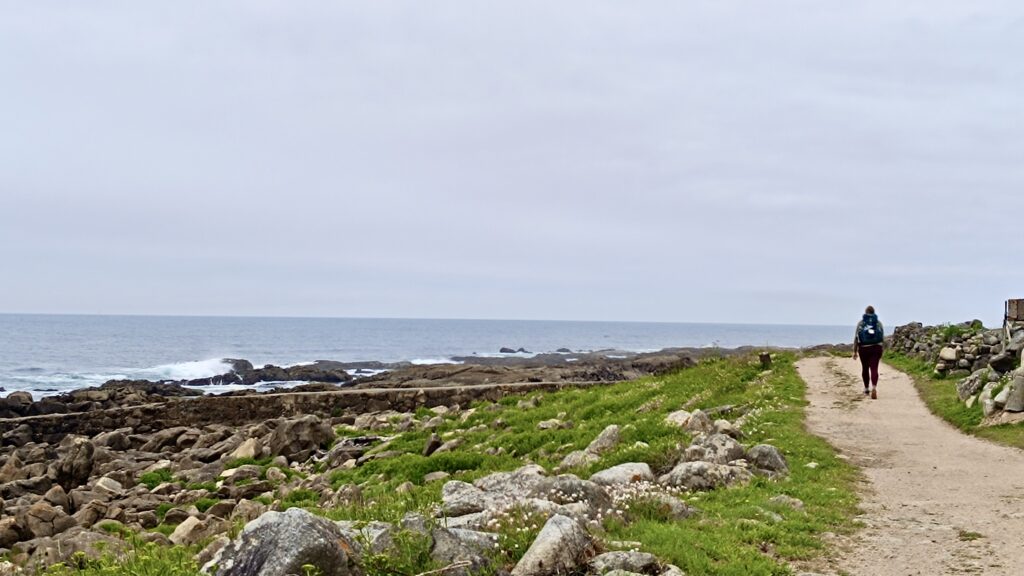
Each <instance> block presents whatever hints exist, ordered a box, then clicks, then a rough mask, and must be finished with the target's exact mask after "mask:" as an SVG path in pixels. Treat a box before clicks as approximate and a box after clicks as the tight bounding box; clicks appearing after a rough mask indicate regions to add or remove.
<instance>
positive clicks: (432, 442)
mask: <svg viewBox="0 0 1024 576" xmlns="http://www.w3.org/2000/svg"><path fill="white" fill-rule="evenodd" d="M442 444H444V442H443V441H442V440H441V437H440V436H439V435H438V434H437V433H434V434H431V435H430V438H428V439H427V443H426V445H425V446H423V455H424V456H430V455H431V454H433V453H434V452H436V451H437V449H438V448H440V447H441V445H442Z"/></svg>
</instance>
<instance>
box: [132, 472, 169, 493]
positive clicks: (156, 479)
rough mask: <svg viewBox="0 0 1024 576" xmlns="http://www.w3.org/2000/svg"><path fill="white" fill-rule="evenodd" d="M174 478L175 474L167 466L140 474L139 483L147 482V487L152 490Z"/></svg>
mask: <svg viewBox="0 0 1024 576" xmlns="http://www.w3.org/2000/svg"><path fill="white" fill-rule="evenodd" d="M173 480H174V474H172V473H171V471H170V470H169V469H167V468H161V469H159V470H154V471H152V472H146V473H145V474H143V475H142V476H139V483H140V484H145V485H146V487H147V488H149V489H150V490H152V489H153V488H156V487H157V486H159V485H160V484H163V483H164V482H171V481H173Z"/></svg>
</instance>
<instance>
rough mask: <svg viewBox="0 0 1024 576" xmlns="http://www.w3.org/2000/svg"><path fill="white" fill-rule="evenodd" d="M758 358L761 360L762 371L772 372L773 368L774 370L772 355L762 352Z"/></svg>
mask: <svg viewBox="0 0 1024 576" xmlns="http://www.w3.org/2000/svg"><path fill="white" fill-rule="evenodd" d="M757 357H758V358H760V359H761V369H762V370H771V368H772V355H771V354H770V353H768V352H761V353H760V354H758V356H757Z"/></svg>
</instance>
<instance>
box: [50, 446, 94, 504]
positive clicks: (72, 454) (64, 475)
mask: <svg viewBox="0 0 1024 576" xmlns="http://www.w3.org/2000/svg"><path fill="white" fill-rule="evenodd" d="M61 444H62V446H61V449H60V450H58V453H60V452H63V455H62V456H61V457H60V459H59V460H57V461H56V462H55V463H54V464H53V465H52V466H51V470H50V471H51V476H52V477H53V478H54V480H55V481H56V482H57V483H58V484H60V485H61V486H63V487H64V489H65V490H67V491H70V490H72V489H73V488H77V487H79V486H81V485H83V484H85V483H86V482H88V481H89V476H91V475H92V469H93V466H94V465H95V462H94V460H93V457H94V456H95V455H96V446H95V445H94V444H93V443H92V442H90V441H89V440H87V439H85V438H81V437H72V436H68V437H67V438H65V440H64V441H63V442H61Z"/></svg>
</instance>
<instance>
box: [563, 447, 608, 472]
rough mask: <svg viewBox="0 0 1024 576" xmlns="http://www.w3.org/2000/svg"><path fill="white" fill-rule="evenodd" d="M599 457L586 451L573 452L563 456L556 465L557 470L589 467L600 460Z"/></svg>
mask: <svg viewBox="0 0 1024 576" xmlns="http://www.w3.org/2000/svg"><path fill="white" fill-rule="evenodd" d="M600 459H601V457H600V456H598V455H597V454H594V453H592V452H587V451H586V450H574V451H573V452H570V453H569V454H567V455H566V456H565V458H563V459H562V461H561V462H560V463H559V464H558V470H568V469H570V468H578V467H581V466H589V465H591V464H593V463H594V462H597V461H598V460H600Z"/></svg>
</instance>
